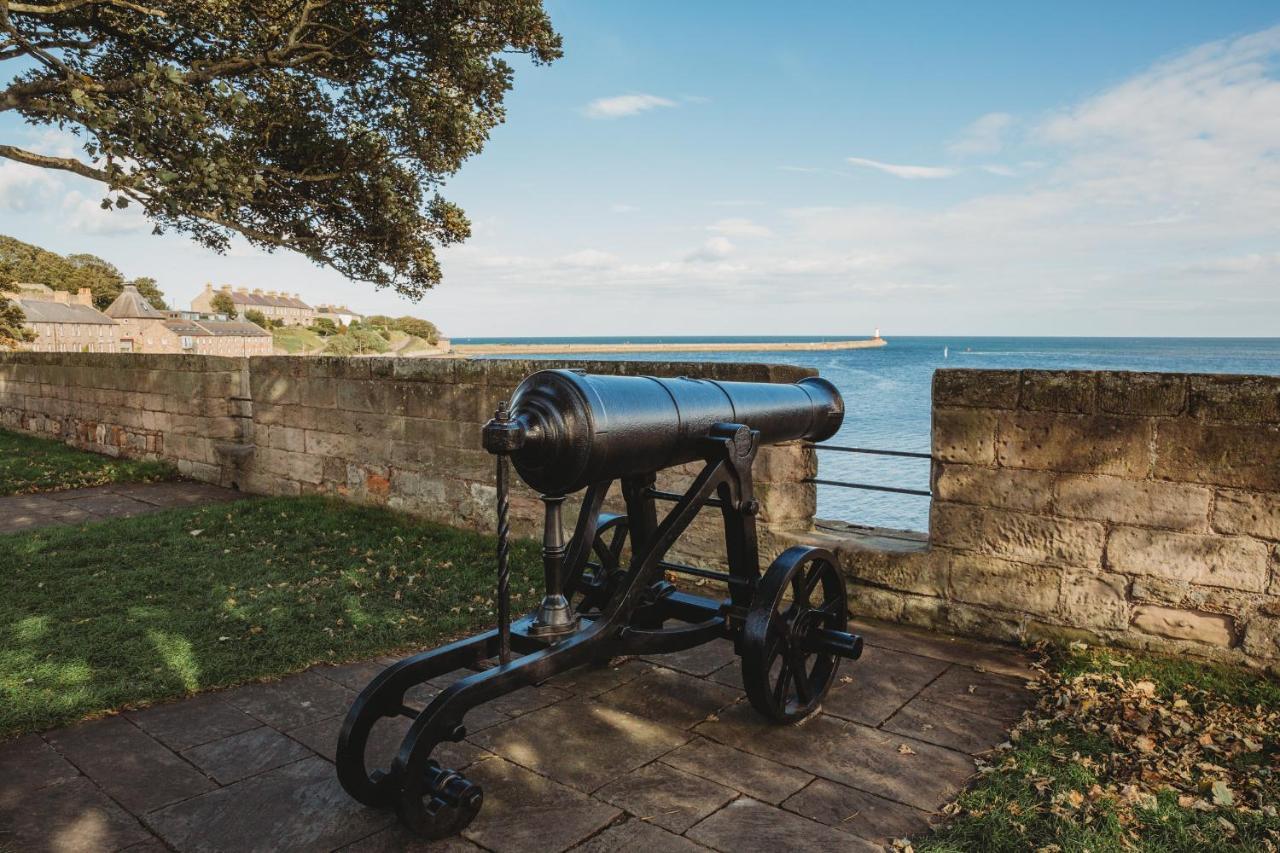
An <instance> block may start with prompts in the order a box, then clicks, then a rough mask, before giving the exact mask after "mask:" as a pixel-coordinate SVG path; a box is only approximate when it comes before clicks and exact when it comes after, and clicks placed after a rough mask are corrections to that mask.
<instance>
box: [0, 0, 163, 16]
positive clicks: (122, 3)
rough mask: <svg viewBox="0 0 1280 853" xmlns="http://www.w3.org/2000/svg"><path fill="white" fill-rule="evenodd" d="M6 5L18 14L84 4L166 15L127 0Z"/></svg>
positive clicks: (57, 10)
mask: <svg viewBox="0 0 1280 853" xmlns="http://www.w3.org/2000/svg"><path fill="white" fill-rule="evenodd" d="M8 5H9V11H10V12H14V13H16V14H19V15H59V14H62V13H63V12H73V11H75V10H76V9H81V8H84V7H85V6H114V7H116V8H117V9H128V10H129V11H130V12H138V13H139V14H142V15H150V16H151V17H154V18H163V17H165V16H166V15H167V13H166V12H165V11H164V10H163V9H150V8H147V7H146V6H143V5H141V4H138V3H130V2H129V0H61V2H58V3H48V4H36V3H10V4H8Z"/></svg>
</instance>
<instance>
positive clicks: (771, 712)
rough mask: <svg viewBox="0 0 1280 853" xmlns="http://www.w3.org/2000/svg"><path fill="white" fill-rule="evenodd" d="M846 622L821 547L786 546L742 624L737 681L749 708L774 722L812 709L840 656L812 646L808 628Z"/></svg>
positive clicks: (833, 567)
mask: <svg viewBox="0 0 1280 853" xmlns="http://www.w3.org/2000/svg"><path fill="white" fill-rule="evenodd" d="M848 624H849V611H848V609H847V598H846V595H845V588H844V579H843V578H842V577H841V576H840V570H839V569H838V568H837V563H836V559H835V557H834V556H832V554H831V553H830V552H829V551H826V550H823V549H822V548H807V547H805V546H802V545H798V546H796V547H794V548H788V549H787V550H786V551H784V552H783V553H782V554H781V555H780V556H779V557H778V559H776V560H774V562H773V565H771V566H770V567H769V570H768V571H767V572H765V574H764V577H763V578H762V579H761V580H760V584H759V585H758V586H757V587H756V594H755V597H754V599H753V600H752V603H751V610H750V611H749V612H748V614H747V619H746V623H745V624H744V626H743V629H742V683H743V686H744V687H745V688H746V691H747V698H748V699H750V700H751V704H752V706H753V707H754V708H755V709H756V710H757V711H759V712H760V713H761V714H763V715H765V716H766V717H768V718H770V719H772V720H775V721H777V722H780V723H793V722H796V721H797V720H802V719H804V718H805V717H807V716H809V715H810V714H812V713H813V712H814V711H816V710H817V708H818V706H819V705H820V704H821V702H822V698H823V697H824V696H825V695H826V693H827V690H828V689H830V687H831V684H832V682H833V681H834V680H835V677H836V669H837V668H838V667H839V665H840V659H839V658H838V657H836V656H835V655H833V654H830V653H828V652H822V651H815V650H814V648H813V644H812V642H811V640H810V635H811V634H812V632H813V631H815V630H818V629H822V628H826V629H829V630H834V631H843V630H845V628H847V627H848Z"/></svg>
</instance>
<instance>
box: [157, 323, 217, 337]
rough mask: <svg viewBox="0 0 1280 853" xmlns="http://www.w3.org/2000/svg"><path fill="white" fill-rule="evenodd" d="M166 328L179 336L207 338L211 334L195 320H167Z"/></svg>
mask: <svg viewBox="0 0 1280 853" xmlns="http://www.w3.org/2000/svg"><path fill="white" fill-rule="evenodd" d="M164 327H165V328H166V329H168V330H169V331H171V332H174V333H176V334H179V335H195V336H196V337H207V336H208V335H209V334H210V332H209V330H208V329H206V328H204V327H203V326H201V325H200V324H199V323H197V322H195V321H194V320H165V322H164Z"/></svg>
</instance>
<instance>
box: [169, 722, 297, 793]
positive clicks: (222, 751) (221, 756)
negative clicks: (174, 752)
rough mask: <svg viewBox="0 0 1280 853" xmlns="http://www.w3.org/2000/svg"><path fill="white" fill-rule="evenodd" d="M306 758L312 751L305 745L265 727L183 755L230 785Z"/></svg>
mask: <svg viewBox="0 0 1280 853" xmlns="http://www.w3.org/2000/svg"><path fill="white" fill-rule="evenodd" d="M309 755H311V751H310V750H309V749H307V748H306V747H305V746H303V745H302V744H300V743H298V742H297V741H294V740H291V739H289V738H287V737H285V736H284V735H282V734H280V732H278V731H276V730H275V729H272V728H268V727H267V726H262V727H260V728H256V729H252V730H250V731H247V732H241V733H240V734H235V735H230V736H228V737H225V738H222V739H221V740H215V741H213V742H211V743H206V744H201V745H200V746H196V747H192V748H191V749H188V750H185V751H184V752H183V753H182V757H183V758H185V759H187V761H190V762H191V763H192V764H194V765H195V766H196V767H199V768H200V769H201V770H203V771H204V772H205V773H207V774H208V775H209V776H212V777H213V779H214V781H216V782H217V783H218V784H219V785H230V784H231V783H232V782H239V781H240V780H241V779H245V778H248V777H249V776H253V775H256V774H258V773H262V772H264V771H267V770H274V769H275V768H277V767H279V766H280V765H282V764H288V763H289V762H291V761H298V760H299V759H302V758H306V757H308V756H309Z"/></svg>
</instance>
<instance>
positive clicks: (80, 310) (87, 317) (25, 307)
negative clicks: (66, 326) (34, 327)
mask: <svg viewBox="0 0 1280 853" xmlns="http://www.w3.org/2000/svg"><path fill="white" fill-rule="evenodd" d="M14 301H15V302H17V303H18V304H19V305H21V306H22V313H23V314H26V315H27V322H28V323H81V324H84V325H89V326H114V325H115V324H116V323H115V321H114V320H112V319H111V318H110V317H108V316H107V315H106V314H103V313H102V312H101V311H99V310H98V309H96V308H90V307H89V306H88V305H63V304H62V303H61V302H45V301H44V300H41V299H22V298H21V297H19V298H18V299H15V300H14Z"/></svg>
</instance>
